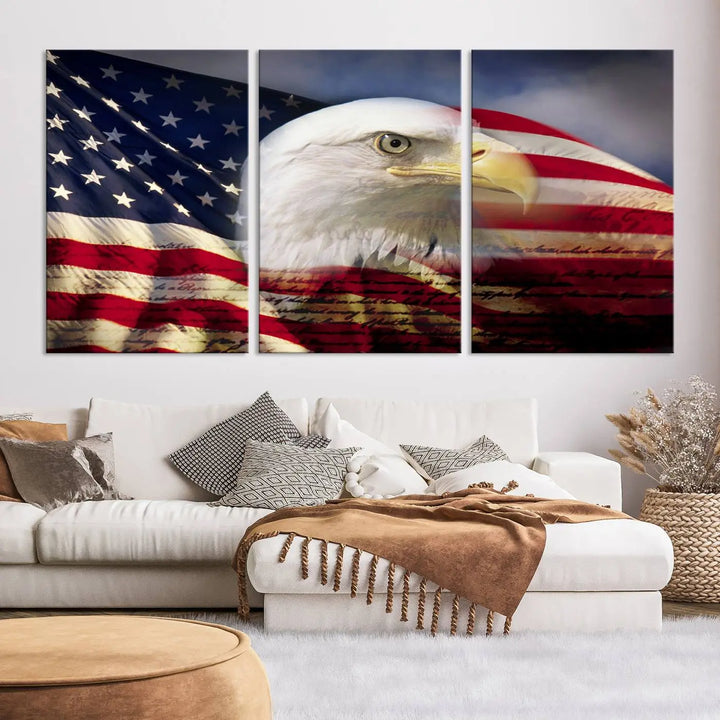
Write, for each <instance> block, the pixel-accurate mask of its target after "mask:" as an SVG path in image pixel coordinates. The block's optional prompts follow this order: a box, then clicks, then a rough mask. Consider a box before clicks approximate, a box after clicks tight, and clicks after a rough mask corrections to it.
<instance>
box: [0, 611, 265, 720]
mask: <svg viewBox="0 0 720 720" xmlns="http://www.w3.org/2000/svg"><path fill="white" fill-rule="evenodd" d="M271 716H272V713H271V708H270V691H269V689H268V682H267V677H266V675H265V669H264V668H263V665H262V663H261V662H260V660H259V658H258V656H257V655H256V654H255V652H254V651H253V649H252V648H251V647H250V639H249V638H248V637H247V635H245V634H244V633H241V632H239V631H237V630H232V629H231V628H227V627H223V626H221V625H211V624H209V623H200V622H194V621H190V620H175V619H169V618H168V619H165V618H152V617H141V616H131V615H76V616H55V617H37V618H17V619H11V620H0V718H2V720H42V719H44V718H49V719H50V720H96V719H97V720H181V719H182V718H187V719H188V720H270V718H271Z"/></svg>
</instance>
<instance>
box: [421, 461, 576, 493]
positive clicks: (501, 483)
mask: <svg viewBox="0 0 720 720" xmlns="http://www.w3.org/2000/svg"><path fill="white" fill-rule="evenodd" d="M511 480H514V481H515V482H516V483H517V484H518V487H516V488H515V489H514V490H510V491H509V492H508V493H507V494H508V495H528V494H529V495H535V497H543V498H550V499H566V500H574V499H575V497H574V496H573V495H571V494H570V493H569V492H567V490H563V489H562V488H561V487H560V486H559V485H558V484H557V483H555V482H553V481H552V480H551V479H550V478H549V477H548V476H547V475H541V474H540V473H538V472H535V471H534V470H530V468H526V467H525V466H524V465H520V464H518V463H511V462H508V461H507V460H496V461H494V462H487V463H481V464H479V465H473V466H472V467H469V468H464V469H463V470H457V471H455V472H452V473H448V474H447V475H443V476H442V477H441V478H438V479H437V480H433V481H431V483H430V484H429V485H428V488H427V492H428V493H429V494H431V495H442V494H443V493H446V492H457V491H458V490H464V489H465V488H467V487H469V486H470V485H473V484H475V483H482V482H489V483H492V484H493V487H494V488H495V490H502V489H503V488H504V487H505V486H507V484H508V483H509V482H510V481H511Z"/></svg>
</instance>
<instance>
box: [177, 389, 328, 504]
mask: <svg viewBox="0 0 720 720" xmlns="http://www.w3.org/2000/svg"><path fill="white" fill-rule="evenodd" d="M311 438H312V439H311ZM318 438H319V436H317V435H316V436H309V437H301V435H300V431H299V430H298V429H297V428H296V427H295V425H294V424H293V421H292V420H291V419H290V418H289V417H288V415H287V414H286V413H285V412H284V411H283V410H281V409H280V408H279V407H278V406H277V404H276V403H275V401H274V400H273V399H272V398H271V397H270V394H269V393H267V392H265V393H263V394H262V395H261V396H260V397H259V398H258V399H257V400H256V401H255V402H254V403H253V404H252V405H251V406H250V407H249V408H246V409H245V410H242V411H241V412H239V413H236V414H235V415H233V416H232V417H229V418H227V420H223V421H222V422H220V423H218V424H217V425H214V426H213V427H211V428H210V429H209V430H206V431H205V432H204V433H203V434H202V435H200V437H197V438H195V440H191V441H190V442H189V443H188V444H187V445H185V446H184V447H181V448H180V449H179V450H175V452H173V453H171V454H170V455H168V460H170V462H171V463H172V464H173V465H175V467H176V468H177V469H178V470H180V472H181V473H183V474H184V475H185V476H186V477H187V478H188V479H189V480H192V482H194V483H195V484H196V485H199V486H200V487H201V488H203V489H205V490H207V491H209V492H211V493H213V494H214V495H225V493H227V492H229V491H230V490H232V489H233V488H234V487H235V484H236V482H237V475H238V472H240V468H241V467H242V464H243V455H244V453H245V443H246V442H247V441H248V440H264V441H267V442H275V443H287V442H297V443H301V442H302V443H306V444H309V445H310V446H311V447H317V446H321V447H325V446H326V445H327V444H328V442H329V441H327V442H325V444H324V445H323V444H322V442H323V440H324V438H323V439H322V440H319V439H318Z"/></svg>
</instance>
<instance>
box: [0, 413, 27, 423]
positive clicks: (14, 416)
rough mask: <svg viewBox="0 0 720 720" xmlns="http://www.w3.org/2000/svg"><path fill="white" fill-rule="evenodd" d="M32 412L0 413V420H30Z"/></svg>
mask: <svg viewBox="0 0 720 720" xmlns="http://www.w3.org/2000/svg"><path fill="white" fill-rule="evenodd" d="M32 418H33V416H32V413H0V422H4V421H5V420H32Z"/></svg>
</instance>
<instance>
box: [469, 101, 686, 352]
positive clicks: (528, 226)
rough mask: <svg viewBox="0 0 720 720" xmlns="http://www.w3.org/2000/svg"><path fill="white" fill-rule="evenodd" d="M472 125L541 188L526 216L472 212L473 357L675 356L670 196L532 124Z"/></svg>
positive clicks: (639, 175) (481, 118) (491, 114)
mask: <svg viewBox="0 0 720 720" xmlns="http://www.w3.org/2000/svg"><path fill="white" fill-rule="evenodd" d="M473 121H474V123H475V124H476V125H477V126H479V127H480V128H481V129H482V132H483V133H485V134H487V135H490V136H491V137H495V138H497V139H499V140H502V141H504V142H507V143H508V144H510V145H512V146H514V147H515V148H517V149H518V150H519V151H521V152H523V153H524V154H525V157H526V158H527V159H528V160H529V161H530V163H531V164H532V165H533V167H534V168H535V172H536V173H537V176H538V180H539V188H540V191H539V195H538V198H537V200H536V201H535V203H533V205H532V207H531V208H529V209H527V210H526V211H525V212H524V213H518V212H516V211H515V212H513V211H512V210H508V208H507V207H504V206H503V205H495V206H490V205H483V204H482V203H479V202H476V203H474V204H473V288H472V344H473V350H474V351H475V352H593V353H596V352H605V353H607V352H672V349H673V190H672V188H671V187H670V186H668V185H667V184H665V183H664V182H662V181H660V180H659V179H658V178H656V177H653V176H652V175H650V174H649V173H647V172H644V171H643V170H641V169H639V168H637V167H634V166H633V165H631V164H630V163H628V162H625V161H623V160H622V159H620V158H617V157H614V156H613V155H611V154H609V153H607V152H604V151H603V150H602V149H600V148H597V147H594V146H592V145H590V144H589V143H586V142H585V141H583V140H581V139H580V138H577V137H574V136H572V135H569V134H567V133H565V132H563V131H562V130H559V129H557V128H553V127H548V126H547V125H543V124H541V123H538V122H534V121H533V120H530V119H528V118H524V117H519V116H517V115H510V114H507V113H503V112H497V111H492V110H481V109H476V110H473ZM618 131H619V132H621V131H622V130H621V128H619V129H618Z"/></svg>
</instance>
